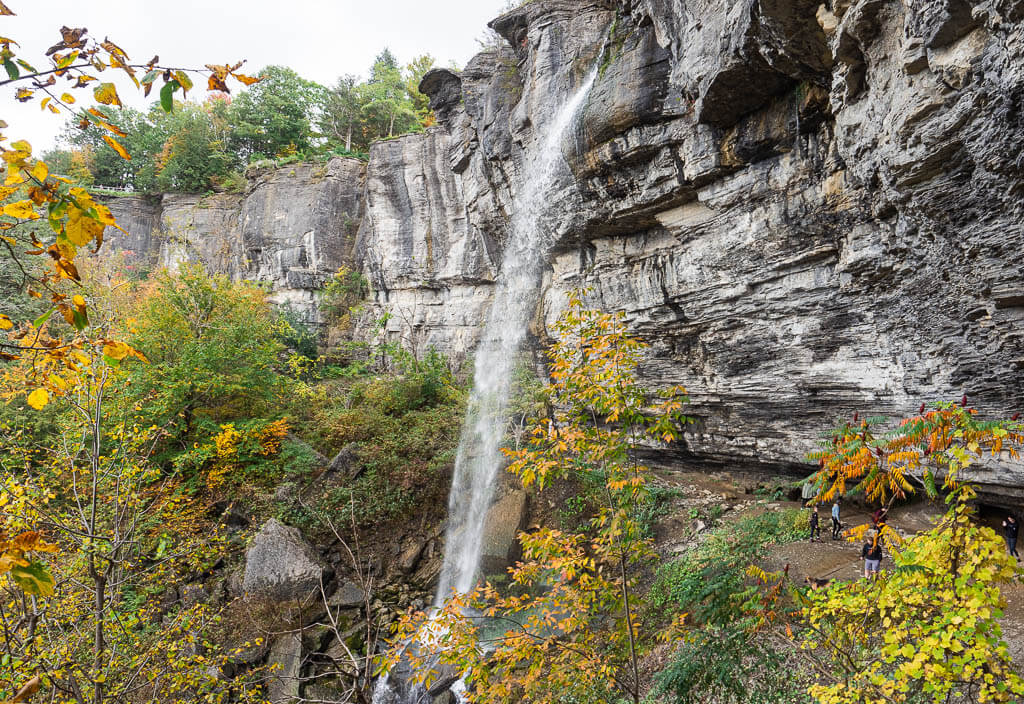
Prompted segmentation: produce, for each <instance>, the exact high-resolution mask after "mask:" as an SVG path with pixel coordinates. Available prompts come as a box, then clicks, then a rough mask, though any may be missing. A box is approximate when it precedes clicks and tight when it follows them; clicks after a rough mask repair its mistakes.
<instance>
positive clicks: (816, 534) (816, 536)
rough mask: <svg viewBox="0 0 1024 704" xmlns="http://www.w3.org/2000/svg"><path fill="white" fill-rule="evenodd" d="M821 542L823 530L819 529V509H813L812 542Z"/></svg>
mask: <svg viewBox="0 0 1024 704" xmlns="http://www.w3.org/2000/svg"><path fill="white" fill-rule="evenodd" d="M820 540H821V528H819V527H818V507H817V506H815V507H814V508H813V509H811V542H812V543H817V542H818V541H820Z"/></svg>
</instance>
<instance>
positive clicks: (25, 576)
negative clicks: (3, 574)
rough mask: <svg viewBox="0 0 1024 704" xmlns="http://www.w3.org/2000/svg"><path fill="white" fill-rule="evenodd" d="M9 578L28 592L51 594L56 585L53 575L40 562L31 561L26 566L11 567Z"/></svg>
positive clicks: (39, 594) (43, 594)
mask: <svg viewBox="0 0 1024 704" xmlns="http://www.w3.org/2000/svg"><path fill="white" fill-rule="evenodd" d="M11 579H13V580H14V582H15V584H17V585H18V586H19V587H21V588H22V590H24V591H25V592H26V593H28V594H36V595H38V596H52V595H53V588H54V587H55V586H56V584H55V582H54V581H53V576H51V575H50V573H49V572H48V571H47V569H46V567H44V566H43V563H41V562H31V563H29V565H28V566H27V567H13V568H11Z"/></svg>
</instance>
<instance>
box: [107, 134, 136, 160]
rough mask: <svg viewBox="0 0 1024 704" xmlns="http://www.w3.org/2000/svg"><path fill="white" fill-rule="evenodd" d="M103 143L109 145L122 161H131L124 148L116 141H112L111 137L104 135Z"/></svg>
mask: <svg viewBox="0 0 1024 704" xmlns="http://www.w3.org/2000/svg"><path fill="white" fill-rule="evenodd" d="M103 141H104V142H106V143H107V144H109V145H110V147H111V149H113V150H114V151H115V152H117V153H118V155H119V156H120V157H121V158H122V159H127V160H128V161H131V159H132V157H131V155H130V154H128V152H127V151H125V148H124V147H122V146H121V144H120V143H119V142H118V141H117V140H116V139H114V138H113V137H111V136H110V135H108V134H105V135H103Z"/></svg>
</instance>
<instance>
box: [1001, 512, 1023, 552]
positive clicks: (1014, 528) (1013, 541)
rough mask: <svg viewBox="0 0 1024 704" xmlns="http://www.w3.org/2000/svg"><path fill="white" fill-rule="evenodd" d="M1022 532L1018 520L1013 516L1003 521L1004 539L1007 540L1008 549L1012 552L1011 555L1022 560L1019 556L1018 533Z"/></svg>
mask: <svg viewBox="0 0 1024 704" xmlns="http://www.w3.org/2000/svg"><path fill="white" fill-rule="evenodd" d="M1019 531H1020V524H1019V523H1017V519H1016V518H1014V517H1013V515H1012V514H1011V515H1009V516H1007V517H1006V520H1005V521H1003V537H1004V538H1006V549H1007V550H1009V551H1010V554H1011V555H1013V556H1014V557H1016V558H1017V560H1020V555H1018V554H1017V533H1018V532H1019Z"/></svg>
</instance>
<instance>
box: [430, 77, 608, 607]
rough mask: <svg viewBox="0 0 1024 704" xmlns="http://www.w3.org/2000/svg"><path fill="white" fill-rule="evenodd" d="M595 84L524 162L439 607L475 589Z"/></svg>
mask: <svg viewBox="0 0 1024 704" xmlns="http://www.w3.org/2000/svg"><path fill="white" fill-rule="evenodd" d="M596 77H597V67H596V66H595V68H594V69H593V70H592V71H591V72H590V75H589V76H587V79H586V81H584V83H583V84H582V85H581V86H580V87H579V88H578V89H577V91H576V93H575V94H573V96H572V97H571V98H570V99H569V101H568V102H566V103H565V105H563V106H562V108H561V110H559V111H558V112H557V113H556V114H555V116H554V118H553V119H552V121H551V123H550V124H548V125H544V126H543V127H541V132H542V133H543V134H544V137H543V139H542V140H540V141H539V142H537V143H535V144H533V145H532V147H531V148H529V149H528V150H527V154H526V158H525V159H524V163H523V168H522V174H523V183H522V185H521V186H520V189H519V191H518V193H516V195H515V196H514V200H513V213H512V220H511V222H510V223H509V225H510V227H509V234H508V238H507V243H506V245H505V250H504V254H503V256H502V265H501V270H500V272H499V274H498V278H497V284H496V287H495V289H496V290H495V293H494V302H493V303H492V305H491V310H490V312H489V313H488V316H487V322H486V324H485V326H484V330H483V334H482V336H481V338H480V345H479V347H478V348H477V352H476V358H475V368H476V370H475V372H474V376H473V382H474V384H473V391H472V394H471V395H470V399H469V408H468V410H467V413H466V419H465V421H464V423H463V426H462V435H461V437H460V438H459V450H458V454H457V455H456V458H455V476H454V477H453V479H452V488H451V493H450V494H449V495H448V529H447V536H446V540H445V556H444V566H443V567H442V570H441V579H440V583H439V585H438V590H437V599H436V600H437V603H438V604H440V603H441V602H443V601H444V600H446V599H447V598H449V597H450V596H451V594H452V591H453V590H454V591H457V592H459V593H460V594H464V593H466V592H468V591H470V590H471V589H472V588H473V586H474V584H475V583H476V571H477V567H478V566H479V564H480V552H481V548H482V539H483V532H484V520H485V518H486V516H487V509H488V508H489V507H490V504H491V499H492V498H493V494H494V479H495V477H496V475H497V472H498V468H499V467H500V466H501V464H502V455H501V442H502V436H503V433H504V428H505V422H506V420H507V418H506V416H507V406H508V397H509V389H510V381H511V378H512V373H513V370H514V366H515V363H516V358H517V355H518V352H519V348H520V346H521V345H522V342H523V339H524V337H525V336H526V327H527V324H528V322H529V319H530V316H531V314H532V313H533V309H534V306H535V305H536V303H537V296H538V289H539V285H538V284H539V280H540V275H541V264H542V262H543V261H544V253H545V252H546V251H547V248H548V245H549V244H550V242H549V241H548V240H549V233H547V232H545V229H544V227H543V225H542V223H543V219H544V217H545V215H547V214H548V211H549V203H550V200H551V199H550V193H551V190H552V189H553V188H554V187H555V185H556V183H557V179H558V175H559V172H560V171H561V170H562V169H568V166H567V165H566V163H565V159H564V158H563V156H562V138H563V137H564V135H565V134H566V133H567V132H568V131H569V130H570V129H572V126H573V120H574V118H575V117H576V114H577V113H578V112H579V110H580V107H581V106H582V105H583V102H584V100H585V99H586V97H587V94H588V93H589V92H590V88H591V86H593V84H594V79H595V78H596Z"/></svg>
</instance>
